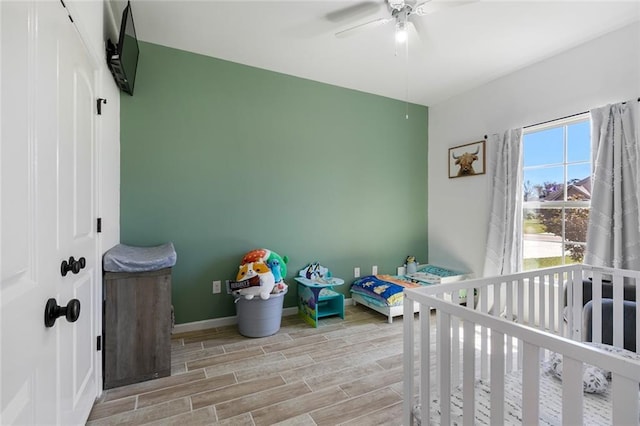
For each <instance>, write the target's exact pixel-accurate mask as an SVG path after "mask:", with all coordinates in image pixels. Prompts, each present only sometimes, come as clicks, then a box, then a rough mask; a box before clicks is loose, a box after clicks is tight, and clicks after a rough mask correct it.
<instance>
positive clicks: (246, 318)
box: [236, 290, 287, 337]
mask: <svg viewBox="0 0 640 426" xmlns="http://www.w3.org/2000/svg"><path fill="white" fill-rule="evenodd" d="M285 294H287V291H286V290H285V291H283V292H282V293H276V294H273V293H272V294H270V295H269V298H268V299H266V300H265V299H261V298H260V297H254V298H253V299H246V298H244V297H243V296H239V297H238V298H237V299H236V314H237V316H238V331H239V332H240V334H242V335H243V336H246V337H266V336H271V335H273V334H276V333H277V332H278V330H280V322H281V320H282V307H283V305H284V295H285Z"/></svg>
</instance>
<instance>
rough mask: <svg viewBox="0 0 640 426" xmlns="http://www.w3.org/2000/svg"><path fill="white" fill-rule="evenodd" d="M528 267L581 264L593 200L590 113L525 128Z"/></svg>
mask: <svg viewBox="0 0 640 426" xmlns="http://www.w3.org/2000/svg"><path fill="white" fill-rule="evenodd" d="M522 172H523V180H522V181H523V183H524V185H523V191H524V194H523V196H524V198H523V209H522V210H523V222H522V223H523V235H522V237H523V238H522V242H523V247H522V248H523V265H522V266H523V267H522V270H530V269H536V268H546V267H550V266H557V265H564V264H570V263H581V262H582V260H583V258H584V251H585V247H586V240H587V225H588V222H589V208H590V203H591V135H590V122H589V115H588V114H581V115H579V116H575V117H571V118H569V119H563V120H558V121H554V122H551V123H546V124H543V125H539V126H535V127H530V128H527V129H525V131H524V134H523V170H522Z"/></svg>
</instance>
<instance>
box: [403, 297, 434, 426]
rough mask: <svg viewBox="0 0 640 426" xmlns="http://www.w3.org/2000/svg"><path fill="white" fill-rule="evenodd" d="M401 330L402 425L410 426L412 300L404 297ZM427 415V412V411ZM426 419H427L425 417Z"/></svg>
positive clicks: (411, 417) (412, 374)
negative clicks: (402, 370)
mask: <svg viewBox="0 0 640 426" xmlns="http://www.w3.org/2000/svg"><path fill="white" fill-rule="evenodd" d="M422 309H424V306H420V310H422ZM402 318H403V319H404V320H403V321H402V328H403V333H404V335H403V339H402V341H403V348H402V350H403V354H402V360H403V368H404V376H403V379H404V380H403V389H402V392H403V394H404V400H403V402H402V424H404V425H412V424H413V410H412V408H413V407H412V406H413V376H414V370H413V352H414V351H413V346H414V342H413V321H409V320H408V318H413V300H411V299H408V298H407V297H406V296H404V303H403V317H402ZM421 374H424V371H421ZM427 413H428V411H427ZM427 419H428V417H427Z"/></svg>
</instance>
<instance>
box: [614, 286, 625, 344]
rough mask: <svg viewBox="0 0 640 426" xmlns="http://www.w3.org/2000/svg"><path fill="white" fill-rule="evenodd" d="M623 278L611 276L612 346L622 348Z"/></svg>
mask: <svg viewBox="0 0 640 426" xmlns="http://www.w3.org/2000/svg"><path fill="white" fill-rule="evenodd" d="M623 300H624V277H622V276H621V275H617V274H616V275H614V276H613V346H617V347H619V348H622V347H624V320H623V318H624V317H623V315H624V306H623Z"/></svg>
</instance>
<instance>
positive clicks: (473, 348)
mask: <svg viewBox="0 0 640 426" xmlns="http://www.w3.org/2000/svg"><path fill="white" fill-rule="evenodd" d="M587 277H590V278H591V280H592V282H593V284H592V286H593V302H592V303H593V307H594V308H593V312H594V314H593V321H592V323H593V328H592V336H593V340H594V341H600V336H601V329H600V324H602V311H601V305H602V289H601V287H602V283H603V281H606V280H611V281H612V282H613V287H614V290H613V323H614V333H613V334H614V345H615V346H619V347H622V342H623V334H624V328H623V323H624V321H623V290H622V287H623V284H624V283H625V282H626V283H627V284H631V285H635V283H639V284H640V272H638V271H621V270H613V269H608V268H596V267H592V266H588V265H571V266H563V267H556V268H546V269H540V270H536V271H529V272H523V273H518V274H512V275H508V276H501V277H493V278H482V279H476V280H468V281H460V282H454V283H449V284H442V285H437V286H429V287H424V288H417V289H407V290H405V298H407V299H408V300H409V301H411V303H405V304H404V306H405V307H407V306H411V307H412V306H413V302H414V301H415V302H418V303H419V304H420V312H421V314H420V320H419V330H418V331H419V334H417V338H418V342H417V343H418V350H417V355H416V354H415V353H414V348H415V344H416V342H415V337H416V336H415V335H414V322H413V321H406V320H405V321H404V358H405V359H404V368H405V376H404V379H405V382H404V395H405V398H404V424H405V425H408V424H413V416H414V410H413V405H414V401H415V390H414V385H415V373H416V371H419V376H418V383H417V384H418V389H419V391H418V404H419V406H420V407H421V412H422V413H423V414H422V417H425V418H426V419H427V423H428V418H429V415H430V412H431V406H430V401H431V393H432V392H435V393H436V394H437V395H438V396H439V398H440V411H441V419H440V423H441V424H449V423H451V417H450V415H451V414H450V404H451V401H450V395H451V391H452V389H454V388H455V387H456V386H462V389H463V401H464V407H463V413H464V415H463V418H464V423H465V424H469V425H471V424H474V423H475V417H474V413H475V399H474V384H475V381H476V379H477V378H481V379H488V381H489V383H490V386H491V407H490V412H491V423H492V424H493V423H497V424H500V423H503V421H504V417H503V415H504V374H505V373H508V372H510V371H513V370H516V369H517V370H521V372H522V385H523V387H522V405H521V407H522V418H523V421H524V423H525V424H528V423H534V422H535V423H537V422H538V417H539V407H540V405H539V404H540V400H539V377H540V360H541V359H542V358H543V357H545V356H546V354H548V353H549V352H550V351H553V352H556V353H559V354H562V355H563V360H564V361H563V364H564V375H563V377H564V379H563V397H562V402H563V408H562V415H563V423H565V424H567V423H581V422H582V420H583V419H582V412H583V409H582V408H583V398H582V395H583V392H582V365H583V363H587V364H591V365H596V366H600V367H602V368H605V367H606V369H607V370H610V371H611V372H612V387H611V389H612V395H613V401H614V402H613V404H614V406H613V407H612V412H613V416H614V417H613V423H614V424H627V423H633V424H637V423H638V418H639V406H638V384H639V382H640V366H639V365H638V363H636V362H634V361H630V360H628V359H625V358H622V357H620V356H614V355H612V354H609V353H604V352H602V351H600V350H598V349H595V348H593V347H591V346H586V345H584V344H582V343H579V342H580V341H581V340H582V336H583V333H584V330H583V320H584V318H583V307H582V305H583V303H582V302H583V294H582V285H583V284H582V281H583V279H584V278H587ZM618 286H619V287H620V288H619V289H618ZM565 289H566V291H565ZM635 295H636V300H640V288H638V286H636V292H635ZM463 305H464V306H463ZM636 306H640V303H638V304H636ZM412 314H413V312H412V310H409V309H407V312H405V313H404V318H405V319H406V318H412V316H413V315H412ZM638 320H640V310H638V308H636V327H635V329H636V335H637V336H639V334H638V332H639V331H640V326H639V325H640V322H638ZM432 330H435V334H434V335H433V336H432V335H431V332H432ZM636 341H638V342H640V338H637V339H636ZM416 358H417V359H416ZM416 361H418V363H417V364H415V363H416ZM432 370H433V371H432Z"/></svg>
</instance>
